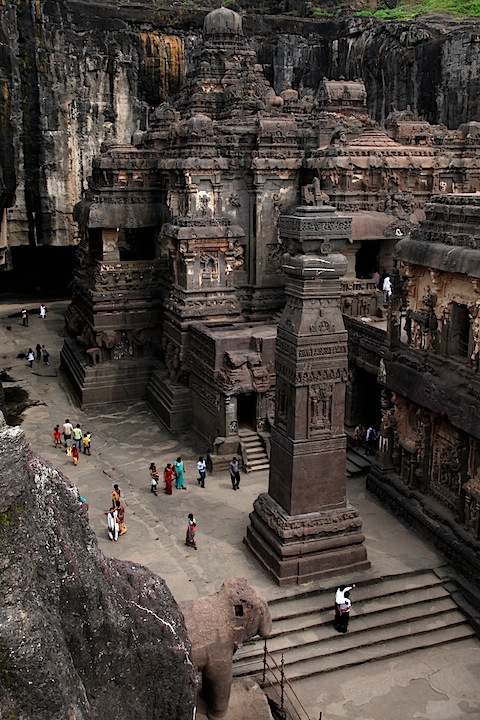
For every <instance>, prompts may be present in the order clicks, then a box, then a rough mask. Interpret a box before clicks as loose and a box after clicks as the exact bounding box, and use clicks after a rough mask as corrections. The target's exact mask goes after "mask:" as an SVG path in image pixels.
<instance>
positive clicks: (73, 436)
mask: <svg viewBox="0 0 480 720" xmlns="http://www.w3.org/2000/svg"><path fill="white" fill-rule="evenodd" d="M62 435H63V447H64V448H65V451H66V453H67V456H68V457H71V458H72V460H73V464H74V465H77V464H78V458H79V456H80V452H81V451H82V450H83V454H84V455H91V454H92V453H91V452H90V449H91V446H92V433H91V432H86V433H84V432H82V428H81V427H80V423H77V424H76V425H75V427H73V425H72V423H71V422H70V420H69V419H68V418H67V419H66V420H65V422H64V423H63V427H62V429H61V430H60V425H55V427H54V428H53V441H54V444H55V447H56V448H61V447H62Z"/></svg>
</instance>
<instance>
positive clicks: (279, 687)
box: [246, 638, 322, 720]
mask: <svg viewBox="0 0 480 720" xmlns="http://www.w3.org/2000/svg"><path fill="white" fill-rule="evenodd" d="M246 665H248V663H246ZM249 677H256V678H257V681H258V683H259V685H260V687H261V688H262V689H263V691H264V692H265V694H266V695H267V697H268V698H269V699H270V700H271V701H273V703H274V704H275V705H276V708H277V715H276V716H275V717H278V718H284V719H285V720H287V719H290V718H291V719H292V720H322V713H320V715H319V717H318V718H312V717H311V716H310V715H309V714H308V712H307V710H306V709H305V707H304V706H303V704H302V702H301V700H300V698H299V697H298V695H297V693H296V692H295V690H294V689H293V687H292V685H291V684H290V681H289V680H288V678H287V677H286V675H285V663H284V657H283V653H282V658H281V661H280V665H279V664H278V663H277V661H276V660H275V658H274V657H273V655H271V653H270V652H269V650H268V648H267V639H266V638H265V640H264V644H263V668H262V670H261V671H258V672H256V673H251V674H250V673H249Z"/></svg>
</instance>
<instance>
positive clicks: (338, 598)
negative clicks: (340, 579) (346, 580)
mask: <svg viewBox="0 0 480 720" xmlns="http://www.w3.org/2000/svg"><path fill="white" fill-rule="evenodd" d="M355 587H356V585H340V587H338V588H337V589H336V591H335V620H334V621H333V627H334V628H335V630H338V632H341V630H340V628H341V627H342V625H341V615H342V611H341V606H342V605H344V604H345V593H349V592H350V590H353V588H355ZM350 604H351V603H350ZM347 625H348V620H347Z"/></svg>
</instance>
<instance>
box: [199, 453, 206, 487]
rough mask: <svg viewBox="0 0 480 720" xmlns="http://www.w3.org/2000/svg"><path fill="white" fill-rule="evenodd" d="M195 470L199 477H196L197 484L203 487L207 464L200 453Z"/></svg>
mask: <svg viewBox="0 0 480 720" xmlns="http://www.w3.org/2000/svg"><path fill="white" fill-rule="evenodd" d="M197 470H198V474H199V475H200V477H199V478H198V479H197V482H198V484H199V485H200V487H202V488H204V487H205V475H206V474H207V464H206V462H205V460H204V459H203V455H200V457H199V458H198V462H197Z"/></svg>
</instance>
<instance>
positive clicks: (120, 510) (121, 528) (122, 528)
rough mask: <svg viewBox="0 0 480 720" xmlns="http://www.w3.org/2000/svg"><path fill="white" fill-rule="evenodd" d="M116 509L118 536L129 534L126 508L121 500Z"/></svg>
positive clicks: (116, 504)
mask: <svg viewBox="0 0 480 720" xmlns="http://www.w3.org/2000/svg"><path fill="white" fill-rule="evenodd" d="M115 507H116V508H117V521H118V534H119V535H125V533H126V532H127V526H126V524H125V508H124V507H123V505H122V504H121V502H120V500H117V502H116V503H115Z"/></svg>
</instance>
